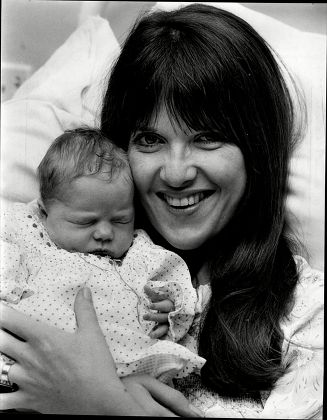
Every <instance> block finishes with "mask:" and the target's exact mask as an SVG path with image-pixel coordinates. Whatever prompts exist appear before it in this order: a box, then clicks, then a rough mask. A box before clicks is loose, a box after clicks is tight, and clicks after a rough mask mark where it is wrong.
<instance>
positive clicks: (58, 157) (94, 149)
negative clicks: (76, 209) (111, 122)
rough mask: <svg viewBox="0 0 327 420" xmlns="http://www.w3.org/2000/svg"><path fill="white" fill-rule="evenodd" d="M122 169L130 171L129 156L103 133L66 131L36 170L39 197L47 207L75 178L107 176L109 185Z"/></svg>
mask: <svg viewBox="0 0 327 420" xmlns="http://www.w3.org/2000/svg"><path fill="white" fill-rule="evenodd" d="M123 169H124V170H126V169H127V170H128V171H129V164H128V159H127V155H126V153H125V152H124V151H123V150H122V149H120V148H119V147H117V146H116V145H115V144H114V143H113V142H112V141H111V140H109V139H108V138H107V137H105V136H104V135H103V134H102V132H101V131H100V130H98V129H94V128H92V129H91V128H84V127H82V128H76V129H73V130H66V131H65V132H64V133H63V134H61V135H60V136H59V137H57V138H56V139H55V140H54V141H53V143H52V144H51V146H50V147H49V149H48V151H47V152H46V154H45V156H44V158H43V159H42V161H41V163H40V165H39V166H38V168H37V176H38V179H39V184H40V197H41V199H42V201H43V203H44V204H46V203H47V202H49V201H50V200H53V199H56V198H58V197H59V196H60V193H61V188H62V187H63V186H64V185H67V184H69V183H70V182H72V181H73V180H74V179H76V178H79V177H81V176H88V175H95V174H97V173H102V174H103V173H105V174H106V176H107V177H108V182H110V181H111V180H112V178H113V177H114V176H115V175H117V174H119V173H120V171H121V170H123Z"/></svg>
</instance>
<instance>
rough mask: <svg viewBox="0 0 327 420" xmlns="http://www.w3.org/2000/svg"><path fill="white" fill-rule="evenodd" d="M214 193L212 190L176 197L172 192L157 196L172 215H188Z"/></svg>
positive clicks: (160, 193) (187, 192)
mask: <svg viewBox="0 0 327 420" xmlns="http://www.w3.org/2000/svg"><path fill="white" fill-rule="evenodd" d="M214 192H215V191H213V190H211V191H210V190H202V191H195V192H192V191H185V192H183V194H177V195H176V194H174V193H173V192H158V193H157V196H158V198H159V199H160V200H162V201H163V202H164V203H166V205H167V208H168V211H171V212H172V213H173V214H177V215H178V214H181V215H183V214H186V215H190V214H192V213H194V212H196V211H197V210H199V208H200V207H201V206H202V205H204V204H205V203H206V200H207V199H208V198H209V197H210V196H211V195H212V194H213V193H214Z"/></svg>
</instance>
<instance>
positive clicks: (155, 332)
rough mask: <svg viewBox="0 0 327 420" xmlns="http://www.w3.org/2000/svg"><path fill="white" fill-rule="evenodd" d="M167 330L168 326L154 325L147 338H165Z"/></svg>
mask: <svg viewBox="0 0 327 420" xmlns="http://www.w3.org/2000/svg"><path fill="white" fill-rule="evenodd" d="M168 329H169V326H168V324H160V325H156V326H155V327H153V329H152V331H150V333H149V336H150V337H151V338H165V336H166V334H167V333H168Z"/></svg>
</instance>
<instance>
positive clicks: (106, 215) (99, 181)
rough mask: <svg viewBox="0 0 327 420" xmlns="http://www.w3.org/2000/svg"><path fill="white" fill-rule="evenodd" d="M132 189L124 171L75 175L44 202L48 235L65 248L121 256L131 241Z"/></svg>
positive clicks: (132, 216)
mask: <svg viewBox="0 0 327 420" xmlns="http://www.w3.org/2000/svg"><path fill="white" fill-rule="evenodd" d="M133 192H134V191H133V182H132V180H131V177H130V175H129V174H128V172H126V171H122V172H121V173H120V174H119V175H117V176H115V177H114V179H113V180H111V181H108V180H107V178H106V176H105V175H103V174H96V175H91V176H82V177H80V178H77V179H75V180H74V181H73V182H72V183H71V184H69V185H68V186H67V187H66V189H65V191H64V192H63V194H62V197H61V199H60V200H56V201H53V202H51V203H50V204H49V205H48V208H47V216H45V219H44V224H45V226H46V228H47V231H48V233H49V235H50V238H51V239H52V240H53V241H54V242H55V243H56V244H57V245H58V246H59V247H61V248H64V249H66V250H67V251H71V252H86V253H96V254H99V255H110V256H111V257H113V258H119V257H121V256H122V255H123V254H124V253H125V252H126V251H127V250H128V248H129V247H130V245H131V243H132V241H133V231H134V207H133Z"/></svg>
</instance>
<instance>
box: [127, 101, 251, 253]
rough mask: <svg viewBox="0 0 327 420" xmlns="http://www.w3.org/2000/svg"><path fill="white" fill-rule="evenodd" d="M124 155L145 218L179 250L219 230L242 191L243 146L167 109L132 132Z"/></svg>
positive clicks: (196, 244)
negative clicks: (186, 123) (183, 122)
mask: <svg viewBox="0 0 327 420" xmlns="http://www.w3.org/2000/svg"><path fill="white" fill-rule="evenodd" d="M128 155H129V160H130V164H131V169H132V173H133V178H134V182H135V185H136V188H137V190H138V194H139V197H140V201H141V203H142V205H143V208H144V210H145V211H146V214H147V216H148V218H149V221H150V222H151V224H152V225H153V227H154V228H155V229H156V230H157V231H158V232H159V233H160V235H161V236H163V238H164V239H165V240H167V241H168V242H169V243H170V244H171V245H172V246H173V247H175V248H177V249H183V250H187V249H188V250H190V249H196V248H198V247H199V246H201V245H202V244H204V243H205V242H206V241H207V240H208V239H209V238H211V237H213V236H215V235H216V234H217V233H218V232H220V230H221V229H222V228H223V227H224V226H225V225H226V223H227V222H228V221H229V220H230V218H231V217H232V216H233V214H234V211H235V209H236V208H237V205H238V203H239V201H240V199H241V197H242V196H243V193H244V189H245V184H246V171H245V166H244V159H243V155H242V152H241V150H240V149H239V148H238V147H237V146H236V145H234V144H232V143H226V142H222V141H221V137H220V136H219V135H217V133H211V132H209V133H208V131H203V132H201V131H200V132H196V131H193V130H190V129H188V128H187V127H181V128H178V127H177V125H176V124H172V123H171V121H170V119H169V117H168V115H167V113H166V110H165V109H162V110H161V112H160V113H159V114H158V116H157V118H156V119H155V120H153V121H150V124H149V127H146V128H145V129H142V130H139V131H137V132H136V133H135V135H133V137H132V138H131V141H130V145H129V150H128Z"/></svg>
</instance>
